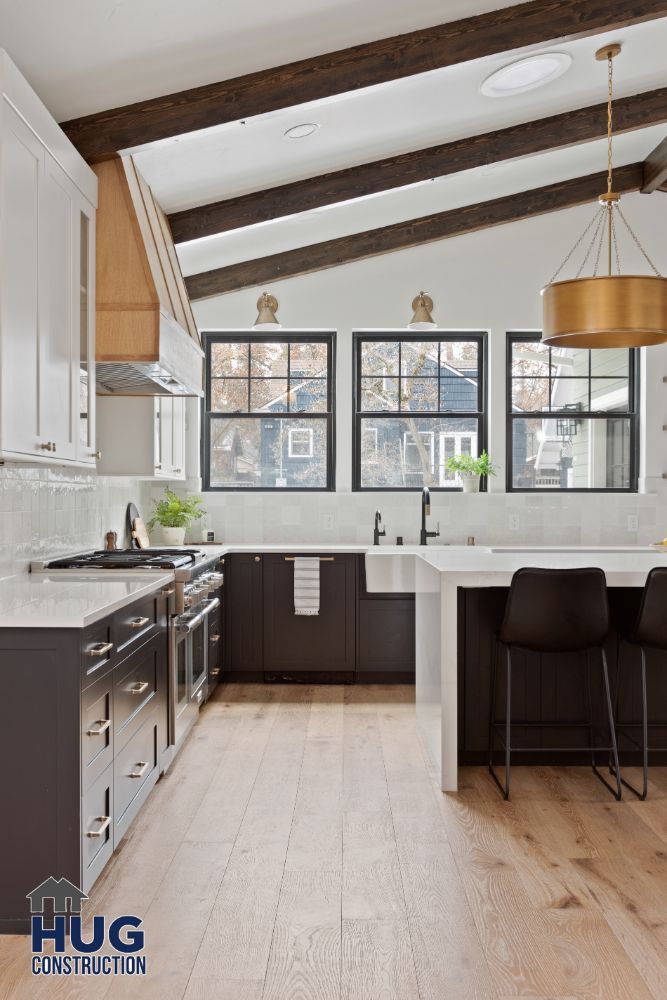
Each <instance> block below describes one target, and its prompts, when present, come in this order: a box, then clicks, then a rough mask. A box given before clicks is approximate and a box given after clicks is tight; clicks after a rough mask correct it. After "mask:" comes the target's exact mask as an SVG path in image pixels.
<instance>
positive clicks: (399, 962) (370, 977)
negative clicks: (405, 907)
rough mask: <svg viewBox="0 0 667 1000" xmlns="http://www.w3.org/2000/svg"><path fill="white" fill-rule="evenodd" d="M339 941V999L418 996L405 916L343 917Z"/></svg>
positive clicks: (381, 999) (412, 998) (415, 998)
mask: <svg viewBox="0 0 667 1000" xmlns="http://www.w3.org/2000/svg"><path fill="white" fill-rule="evenodd" d="M342 944H343V948H342V973H341V989H340V996H341V998H342V1000H420V997H419V988H418V986H417V976H416V973H415V966H414V958H413V953H412V944H411V941H410V931H409V928H408V924H407V921H406V920H405V919H402V920H400V919H399V920H346V919H344V920H343V942H342ZM304 1000H305V998H304Z"/></svg>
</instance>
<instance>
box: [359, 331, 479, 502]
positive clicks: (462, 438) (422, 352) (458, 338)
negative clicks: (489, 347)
mask: <svg viewBox="0 0 667 1000" xmlns="http://www.w3.org/2000/svg"><path fill="white" fill-rule="evenodd" d="M485 441H486V334H484V333H472V334H463V333H461V334H438V335H433V336H427V335H424V334H422V333H419V334H404V333H401V334H394V333H386V334H383V333H377V334H376V333H373V334H366V333H360V332H359V333H355V334H354V442H353V451H354V459H353V460H354V470H353V488H354V489H355V490H417V489H422V488H423V487H424V486H428V487H429V488H430V489H436V490H440V489H442V490H452V489H458V488H460V487H459V484H458V482H457V480H456V477H455V476H454V475H453V474H452V473H451V472H449V470H448V469H447V467H446V462H447V459H448V458H450V457H452V456H453V455H459V454H472V455H477V454H479V452H480V451H482V450H483V448H484V447H485Z"/></svg>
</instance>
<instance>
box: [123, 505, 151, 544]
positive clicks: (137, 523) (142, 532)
mask: <svg viewBox="0 0 667 1000" xmlns="http://www.w3.org/2000/svg"><path fill="white" fill-rule="evenodd" d="M125 516H126V519H127V530H128V533H129V535H130V538H131V539H132V541H131V545H132V548H139V549H147V548H149V547H150V544H151V543H150V539H149V537H148V531H147V530H146V524H145V522H144V519H143V518H142V517H141V515H140V514H139V511H138V510H137V508H136V507H135V505H134V504H133V503H129V504H128V505H127V512H126V515H125Z"/></svg>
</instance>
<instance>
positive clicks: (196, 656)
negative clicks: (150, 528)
mask: <svg viewBox="0 0 667 1000" xmlns="http://www.w3.org/2000/svg"><path fill="white" fill-rule="evenodd" d="M223 562H224V561H223V560H222V559H221V558H220V555H219V554H212V553H210V552H207V551H206V550H204V549H197V548H188V549H153V548H150V549H112V550H100V551H96V552H82V553H77V554H75V555H72V556H66V557H63V558H59V559H52V560H46V561H42V562H33V563H32V564H31V567H30V568H31V572H33V573H49V574H55V573H68V572H70V573H77V574H79V575H80V574H82V573H83V574H85V573H96V574H97V573H99V571H100V570H115V571H116V572H131V573H139V572H142V571H144V572H145V571H152V572H153V573H155V572H158V571H160V570H162V571H164V570H172V571H173V573H174V595H173V601H171V602H170V606H169V626H168V632H169V636H168V638H169V706H170V709H169V732H170V744H171V748H172V754H171V756H172V757H173V755H174V754H175V753H176V751H177V750H178V748H179V746H180V745H181V743H182V742H183V739H184V738H185V736H186V734H187V733H188V731H189V729H190V728H191V726H192V725H193V723H194V722H195V720H196V718H197V715H198V713H199V707H200V705H201V704H202V702H203V701H205V700H206V697H207V696H208V693H209V671H208V652H209V632H212V631H215V632H217V631H218V629H217V626H216V627H215V629H212V630H211V629H209V624H210V621H211V619H212V617H213V615H214V613H215V612H216V611H217V610H218V609H219V608H220V604H221V598H222V587H223V584H224V573H223V572H222V569H223ZM216 620H217V618H216ZM216 638H219V637H216Z"/></svg>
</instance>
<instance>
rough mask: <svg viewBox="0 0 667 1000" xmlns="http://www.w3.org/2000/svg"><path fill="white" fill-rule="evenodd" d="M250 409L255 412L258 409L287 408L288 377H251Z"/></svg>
mask: <svg viewBox="0 0 667 1000" xmlns="http://www.w3.org/2000/svg"><path fill="white" fill-rule="evenodd" d="M250 409H251V410H252V412H253V413H256V412H257V410H286V409H287V379H286V378H266V379H264V378H253V379H250Z"/></svg>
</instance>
